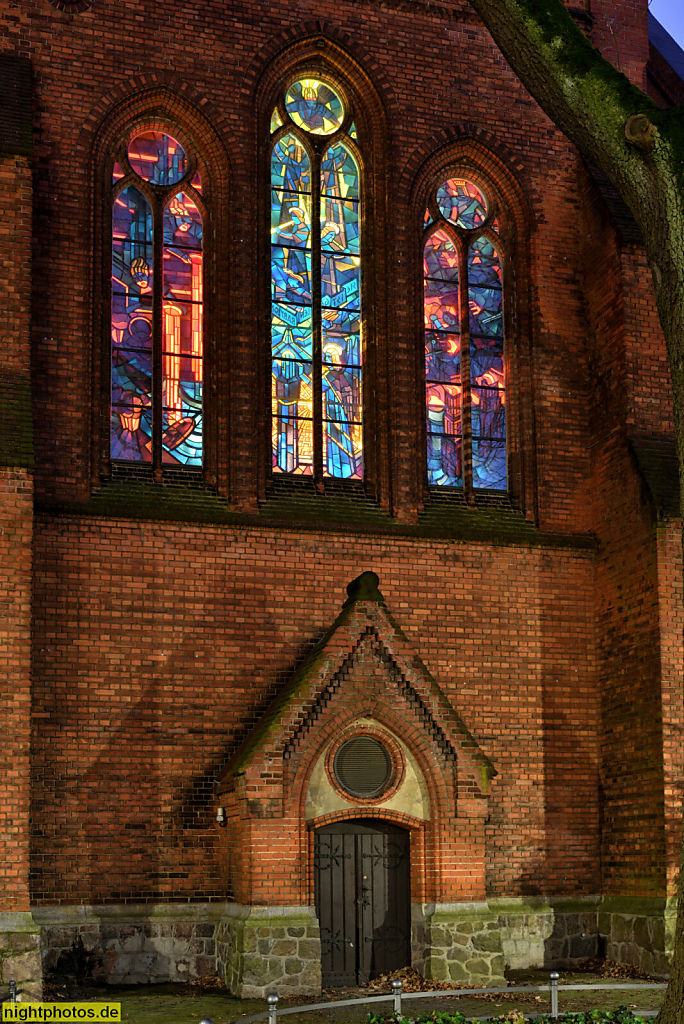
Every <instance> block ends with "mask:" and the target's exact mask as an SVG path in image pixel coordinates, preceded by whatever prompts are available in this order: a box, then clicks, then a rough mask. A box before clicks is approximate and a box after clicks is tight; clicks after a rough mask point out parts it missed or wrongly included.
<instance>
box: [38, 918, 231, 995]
mask: <svg viewBox="0 0 684 1024" xmlns="http://www.w3.org/2000/svg"><path fill="white" fill-rule="evenodd" d="M222 913H223V905H222V904H212V903H190V904H182V905H178V904H175V905H174V904H140V905H138V906H133V905H129V906H63V907H38V908H36V910H35V912H34V917H35V919H36V922H37V923H38V924H40V925H41V947H42V958H43V971H44V975H45V977H46V979H47V978H53V979H60V980H69V979H72V980H73V981H76V982H78V981H104V982H106V983H107V984H110V985H119V984H125V985H131V984H133V985H135V984H140V985H145V984H149V983H154V982H164V981H189V980H191V979H193V978H198V977H202V976H204V975H213V974H215V972H216V933H217V931H218V925H219V920H220V917H221V914H222Z"/></svg>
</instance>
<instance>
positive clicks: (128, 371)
mask: <svg viewBox="0 0 684 1024" xmlns="http://www.w3.org/2000/svg"><path fill="white" fill-rule="evenodd" d="M152 281H153V269H152V211H151V210H150V206H149V204H148V202H147V200H146V199H145V197H144V196H143V195H141V193H140V192H138V190H137V189H136V188H133V187H129V188H127V189H125V190H124V191H123V192H121V193H120V194H119V195H118V196H116V197H115V199H114V207H113V210H112V321H111V435H110V438H111V442H110V453H111V457H112V458H113V459H123V460H126V461H133V462H149V461H150V460H151V458H152V446H151V436H152V426H151V414H152V394H151V386H152Z"/></svg>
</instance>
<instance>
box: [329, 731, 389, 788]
mask: <svg viewBox="0 0 684 1024" xmlns="http://www.w3.org/2000/svg"><path fill="white" fill-rule="evenodd" d="M333 771H334V772H335V778H336V779H337V781H338V783H339V784H340V786H341V787H342V789H344V790H345V791H346V792H347V793H349V794H350V796H363V797H369V796H376V794H378V793H381V792H382V790H383V789H385V788H386V787H387V784H388V783H389V781H390V779H391V778H392V761H391V759H390V756H389V754H388V753H387V751H386V750H385V748H384V747H383V745H382V743H378V741H377V740H374V739H372V738H371V737H370V736H355V737H354V739H351V740H347V742H346V743H343V744H342V746H341V747H340V749H339V750H338V751H337V753H336V754H335V760H334V762H333Z"/></svg>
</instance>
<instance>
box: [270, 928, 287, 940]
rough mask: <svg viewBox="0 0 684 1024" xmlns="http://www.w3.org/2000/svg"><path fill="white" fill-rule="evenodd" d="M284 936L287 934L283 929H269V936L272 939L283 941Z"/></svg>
mask: <svg viewBox="0 0 684 1024" xmlns="http://www.w3.org/2000/svg"><path fill="white" fill-rule="evenodd" d="M286 934H287V933H286V931H285V929H284V928H272V929H271V935H272V936H273V938H274V939H284V938H285V935H286Z"/></svg>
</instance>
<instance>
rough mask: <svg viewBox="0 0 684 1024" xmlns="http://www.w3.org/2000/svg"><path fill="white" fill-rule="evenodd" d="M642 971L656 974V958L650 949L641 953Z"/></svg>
mask: <svg viewBox="0 0 684 1024" xmlns="http://www.w3.org/2000/svg"><path fill="white" fill-rule="evenodd" d="M639 966H640V967H641V969H642V971H646V973H647V974H654V973H655V957H654V956H653V953H652V952H651V951H650V949H642V951H641V964H640V965H639Z"/></svg>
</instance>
